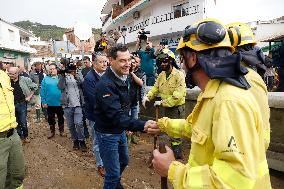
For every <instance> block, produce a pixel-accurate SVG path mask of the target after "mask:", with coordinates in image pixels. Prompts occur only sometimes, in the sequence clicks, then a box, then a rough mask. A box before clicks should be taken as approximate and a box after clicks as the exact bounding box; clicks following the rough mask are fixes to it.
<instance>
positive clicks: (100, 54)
mask: <svg viewBox="0 0 284 189" xmlns="http://www.w3.org/2000/svg"><path fill="white" fill-rule="evenodd" d="M98 56H107V54H106V53H105V52H102V51H97V52H94V53H92V61H96V60H97V57H98Z"/></svg>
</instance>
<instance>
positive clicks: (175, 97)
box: [147, 67, 186, 107]
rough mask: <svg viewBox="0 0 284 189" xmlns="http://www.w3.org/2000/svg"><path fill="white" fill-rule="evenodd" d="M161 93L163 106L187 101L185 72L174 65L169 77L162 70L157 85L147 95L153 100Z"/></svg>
mask: <svg viewBox="0 0 284 189" xmlns="http://www.w3.org/2000/svg"><path fill="white" fill-rule="evenodd" d="M158 94H160V96H161V98H162V100H163V103H162V106H163V107H173V106H179V105H182V104H184V103H185V95H186V85H185V77H184V74H183V73H182V72H181V71H179V70H177V69H176V68H174V67H173V70H172V73H171V74H170V75H169V77H168V78H167V76H166V72H164V71H163V72H161V73H160V74H159V75H158V78H157V80H156V82H155V85H154V86H153V87H152V88H151V90H150V91H149V92H148V94H147V97H148V98H149V99H150V100H152V99H154V98H155V97H156V96H157V95H158Z"/></svg>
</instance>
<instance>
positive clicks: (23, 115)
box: [8, 67, 37, 143]
mask: <svg viewBox="0 0 284 189" xmlns="http://www.w3.org/2000/svg"><path fill="white" fill-rule="evenodd" d="M8 75H9V77H10V79H11V86H12V87H13V88H14V90H13V94H14V104H15V115H16V119H17V123H18V126H17V132H18V134H19V136H20V137H21V139H22V142H23V143H29V139H28V138H27V137H28V125H27V103H31V104H34V99H33V95H34V91H36V89H37V85H36V84H35V83H33V82H32V80H31V79H30V78H27V77H22V76H20V77H19V68H17V67H10V68H9V69H8Z"/></svg>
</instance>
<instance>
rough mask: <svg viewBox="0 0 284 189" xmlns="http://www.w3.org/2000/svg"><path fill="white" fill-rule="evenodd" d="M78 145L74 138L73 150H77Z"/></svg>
mask: <svg viewBox="0 0 284 189" xmlns="http://www.w3.org/2000/svg"><path fill="white" fill-rule="evenodd" d="M79 149H80V146H79V141H78V140H74V142H73V150H79Z"/></svg>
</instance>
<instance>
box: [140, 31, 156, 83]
mask: <svg viewBox="0 0 284 189" xmlns="http://www.w3.org/2000/svg"><path fill="white" fill-rule="evenodd" d="M139 37H140V38H139ZM139 37H138V39H137V43H136V52H137V54H138V55H139V57H140V59H141V70H142V71H144V72H145V74H146V85H147V86H153V85H154V83H155V79H156V72H155V66H156V59H155V49H154V48H153V45H152V42H150V41H147V45H146V48H145V49H142V47H141V43H143V41H144V40H142V39H141V35H139ZM146 37H147V36H146ZM146 40H147V38H146Z"/></svg>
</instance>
